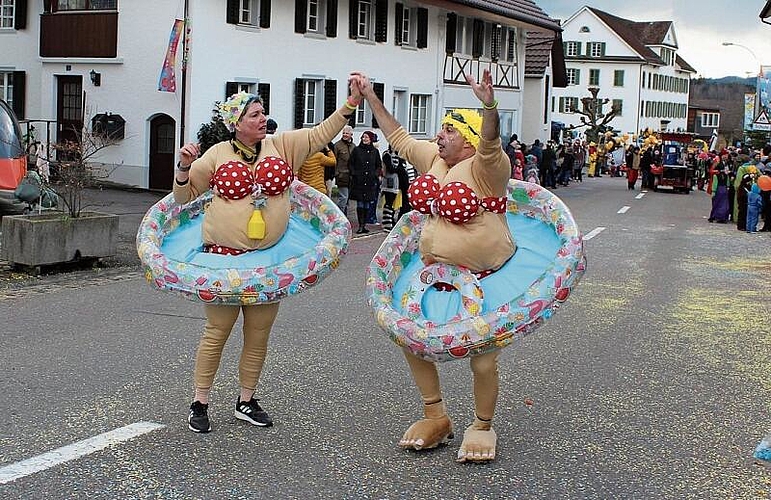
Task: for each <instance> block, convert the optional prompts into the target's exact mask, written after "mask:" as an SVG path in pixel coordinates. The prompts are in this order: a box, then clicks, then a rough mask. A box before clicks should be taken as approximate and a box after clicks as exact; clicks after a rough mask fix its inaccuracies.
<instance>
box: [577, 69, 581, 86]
mask: <svg viewBox="0 0 771 500" xmlns="http://www.w3.org/2000/svg"><path fill="white" fill-rule="evenodd" d="M576 85H581V70H580V69H576Z"/></svg>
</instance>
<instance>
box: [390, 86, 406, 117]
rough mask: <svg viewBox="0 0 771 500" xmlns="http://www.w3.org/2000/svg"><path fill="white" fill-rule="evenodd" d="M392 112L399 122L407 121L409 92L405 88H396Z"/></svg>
mask: <svg viewBox="0 0 771 500" xmlns="http://www.w3.org/2000/svg"><path fill="white" fill-rule="evenodd" d="M391 114H392V115H393V116H394V118H396V121H397V122H399V123H407V92H406V91H405V90H396V89H394V97H393V102H392V103H391Z"/></svg>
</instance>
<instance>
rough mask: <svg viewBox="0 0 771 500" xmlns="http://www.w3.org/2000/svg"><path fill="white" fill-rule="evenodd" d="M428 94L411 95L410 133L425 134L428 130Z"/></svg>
mask: <svg viewBox="0 0 771 500" xmlns="http://www.w3.org/2000/svg"><path fill="white" fill-rule="evenodd" d="M430 97H431V96H430V95H428V94H412V96H410V133H411V134H425V133H427V131H428V106H429V98H430Z"/></svg>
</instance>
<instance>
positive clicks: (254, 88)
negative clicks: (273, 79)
mask: <svg viewBox="0 0 771 500" xmlns="http://www.w3.org/2000/svg"><path fill="white" fill-rule="evenodd" d="M239 92H247V93H249V94H255V95H258V96H260V98H261V99H262V107H263V108H264V109H265V114H266V115H269V114H270V84H269V83H254V82H226V83H225V96H224V99H225V100H227V99H228V98H229V97H230V96H232V95H233V94H237V93H239Z"/></svg>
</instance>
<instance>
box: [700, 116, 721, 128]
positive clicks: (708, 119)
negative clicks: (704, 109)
mask: <svg viewBox="0 0 771 500" xmlns="http://www.w3.org/2000/svg"><path fill="white" fill-rule="evenodd" d="M701 126H702V127H715V128H717V127H719V126H720V113H702V114H701Z"/></svg>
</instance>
